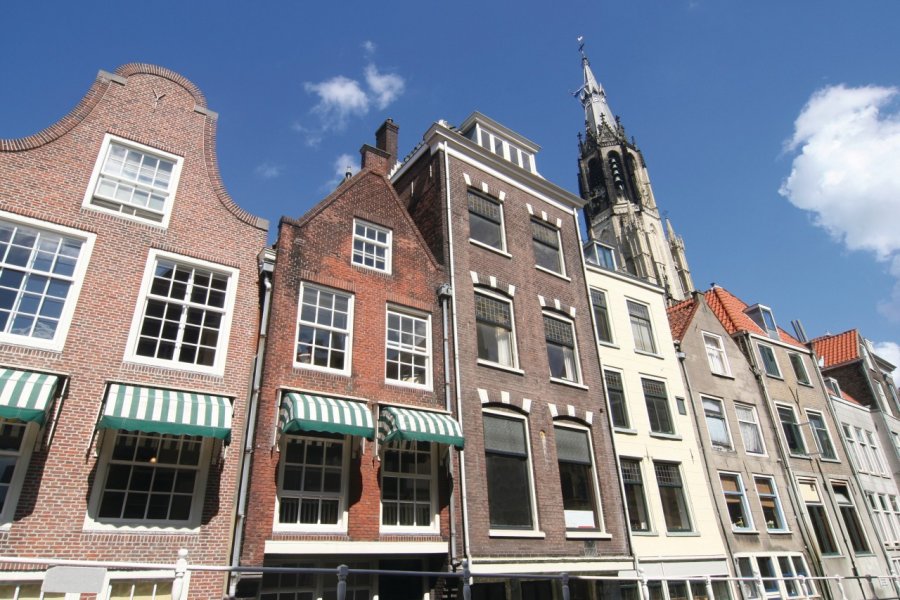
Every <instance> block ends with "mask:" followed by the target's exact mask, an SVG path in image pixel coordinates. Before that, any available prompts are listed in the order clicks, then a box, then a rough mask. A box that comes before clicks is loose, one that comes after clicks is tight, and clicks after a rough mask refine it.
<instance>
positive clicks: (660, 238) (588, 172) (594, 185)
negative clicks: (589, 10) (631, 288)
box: [576, 37, 694, 301]
mask: <svg viewBox="0 0 900 600" xmlns="http://www.w3.org/2000/svg"><path fill="white" fill-rule="evenodd" d="M582 40H583V38H580V37H579V38H578V42H579V48H578V49H579V51H580V53H581V68H582V71H583V74H584V84H583V85H582V86H581V88H579V90H578V91H577V92H576V95H577V96H578V99H579V101H580V102H581V105H582V107H583V108H584V119H585V135H584V137H583V138H582V136H581V135H580V134H579V143H578V146H579V158H578V167H579V181H578V183H579V190H580V192H581V196H582V198H584V199H585V200H587V204H586V205H585V208H584V212H585V218H586V220H587V223H588V230H589V235H590V237H591V239H592V240H593V241H594V242H595V243H600V244H602V245H604V246H606V247H608V248H610V249H611V250H612V252H613V253H614V254H615V256H616V264H617V266H618V268H619V270H622V271H625V272H627V273H630V274H632V275H635V276H637V277H640V278H641V279H645V280H647V281H649V282H651V283H654V284H656V285H659V286H661V287H663V288H665V290H666V292H667V294H668V295H669V297H670V298H671V299H672V300H673V301H680V300H682V299H684V298H686V297H687V296H688V294H690V292H691V291H693V289H694V284H693V281H692V279H691V273H690V269H689V268H688V264H687V258H686V256H685V252H684V241H683V240H682V239H681V237H679V236H677V235H676V234H675V230H674V229H673V228H672V225H671V223H669V222H668V219H666V221H665V223H664V222H663V219H662V218H661V217H660V214H659V209H658V207H657V205H656V199H655V198H654V196H653V189H652V188H651V186H650V176H649V174H648V172H647V166H646V164H645V162H644V157H643V155H642V154H641V151H640V150H639V149H638V147H637V144H636V143H635V141H634V139H631V140H630V141H629V140H628V138H627V137H626V136H625V129H624V128H623V127H622V125H621V123H620V122H619V119H618V117H616V116H614V115H613V112H612V110H611V109H610V107H609V103H608V102H607V101H606V92H605V91H604V89H603V86H602V85H600V83H599V82H598V81H597V79H596V77H594V72H593V71H592V70H591V64H590V61H589V60H588V57H587V55H586V54H585V52H584V43H583V41H582Z"/></svg>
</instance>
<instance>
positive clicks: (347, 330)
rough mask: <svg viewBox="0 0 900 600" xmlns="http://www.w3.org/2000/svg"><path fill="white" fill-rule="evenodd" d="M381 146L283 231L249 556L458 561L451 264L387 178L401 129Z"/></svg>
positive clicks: (409, 590)
mask: <svg viewBox="0 0 900 600" xmlns="http://www.w3.org/2000/svg"><path fill="white" fill-rule="evenodd" d="M377 140H378V147H377V148H373V147H371V146H363V149H362V158H363V160H362V170H361V171H360V172H359V173H357V174H356V175H354V176H353V177H350V178H348V179H345V180H344V181H343V182H341V184H340V185H339V186H338V187H337V189H336V190H335V191H334V192H333V193H332V194H330V195H329V196H328V197H327V198H325V199H324V200H322V201H321V202H320V203H319V204H318V205H316V206H315V207H314V208H312V209H311V210H310V211H309V212H308V213H306V214H305V215H304V216H303V217H301V218H300V219H290V218H287V217H285V218H283V219H282V220H281V223H280V226H279V235H278V240H277V242H276V244H275V251H276V260H275V270H274V274H273V289H274V293H273V298H272V307H271V315H270V320H269V327H270V329H269V334H268V340H267V344H266V360H265V367H264V371H263V380H262V386H261V394H260V399H261V401H260V409H259V415H258V420H257V428H256V444H255V452H254V458H253V467H252V473H253V478H252V483H251V488H250V498H249V503H248V505H249V506H250V507H251V508H250V512H249V513H248V520H247V523H246V536H245V543H244V546H243V554H242V560H241V562H242V564H243V565H248V566H253V565H266V566H278V565H294V566H323V567H333V566H337V565H338V564H341V563H344V564H349V565H351V566H353V567H358V568H373V569H374V568H380V569H388V570H409V571H422V570H431V571H437V570H446V568H447V557H448V551H449V548H450V546H449V542H450V539H449V538H450V521H449V519H450V508H449V502H450V493H451V487H452V486H451V480H452V477H451V465H452V464H453V463H454V459H453V457H452V454H453V453H455V452H456V450H455V448H456V447H462V437H461V435H460V432H459V427H458V425H456V421H455V419H454V417H453V416H452V415H451V414H450V413H449V411H448V410H447V409H448V404H447V398H448V397H449V396H448V394H447V389H446V388H445V385H444V384H445V376H444V364H445V362H444V346H445V343H446V342H445V340H444V331H445V329H444V327H443V323H444V319H443V313H442V304H441V300H440V298H439V295H438V291H439V289H440V288H441V286H442V284H444V283H446V274H445V270H444V268H443V266H442V265H441V264H439V263H438V262H437V261H436V260H435V258H434V256H433V255H432V253H431V251H430V250H429V248H428V246H427V245H426V243H425V240H424V239H423V238H422V236H421V234H420V233H419V231H418V229H417V228H416V226H415V224H414V223H413V221H412V219H411V217H410V215H409V213H408V212H407V211H406V208H405V206H404V205H403V204H402V203H401V202H400V199H399V198H398V196H397V194H396V193H395V191H394V189H393V187H392V186H391V184H390V182H389V180H388V179H387V177H386V175H387V171H388V166H389V165H390V164H392V163H393V161H394V160H395V158H396V152H397V150H396V147H397V127H396V126H395V125H394V124H393V123H392V122H391V121H387V122H386V123H385V124H384V125H383V126H382V128H381V129H380V130H379V132H378V134H377ZM251 583H252V585H251ZM335 584H336V579H335V578H334V577H330V578H324V577H321V578H312V579H310V580H309V581H307V582H301V583H300V584H299V587H298V584H297V583H296V581H295V578H293V577H291V576H286V578H285V577H279V576H277V575H266V576H264V577H263V579H262V581H261V582H251V581H250V580H245V582H244V585H242V586H240V589H242V590H247V591H244V592H243V593H242V594H241V595H243V594H245V593H249V594H252V590H253V587H255V586H261V594H262V595H261V597H262V598H269V597H273V598H274V597H276V595H277V593H278V592H279V591H287V590H290V591H291V592H292V593H300V592H309V593H311V594H313V596H314V597H318V596H319V595H321V594H326V595H327V593H328V590H329V589H332V590H333V588H334V586H335ZM441 585H442V582H434V581H431V582H426V581H423V580H420V579H418V578H387V577H381V578H378V579H376V578H375V577H372V578H369V577H362V576H355V577H354V578H351V581H350V586H349V589H350V590H351V591H352V592H353V593H354V594H356V595H354V596H352V597H366V598H368V597H370V596H369V594H375V593H378V594H379V595H380V597H383V598H407V597H408V598H421V597H422V594H423V593H424V592H425V591H428V590H431V593H435V592H434V587H435V586H438V587H440V586H441ZM329 586H330V587H329Z"/></svg>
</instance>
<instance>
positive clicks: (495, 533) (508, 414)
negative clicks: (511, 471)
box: [481, 408, 543, 537]
mask: <svg viewBox="0 0 900 600" xmlns="http://www.w3.org/2000/svg"><path fill="white" fill-rule="evenodd" d="M481 412H482V414H483V415H490V416H494V417H500V418H505V419H516V420H519V421H522V426H523V428H524V432H525V453H526V455H527V456H526V457H525V459H526V461H528V462H527V465H526V469H525V473H526V475H527V476H528V491H529V496H530V498H531V527H530V528H524V527H523V528H521V529H519V528H516V529H503V528H495V527H491V525H490V499H489V498H488V527H489V529H488V535H489V536H491V537H543V533H541V529H540V527H541V525H540V521H539V516H540V515H539V513H538V504H537V491H536V490H535V478H534V456H533V454H532V452H531V432H530V430H529V428H528V417H527V416H526V415H522V414H519V413H516V412H512V411H505V410H496V409H493V410H492V409H490V408H484V409H483V410H482V411H481ZM485 452H487V450H486V449H485ZM484 478H485V484H487V457H485V470H484ZM485 495H486V496H487V486H486V487H485Z"/></svg>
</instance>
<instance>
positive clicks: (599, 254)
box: [584, 242, 616, 271]
mask: <svg viewBox="0 0 900 600" xmlns="http://www.w3.org/2000/svg"><path fill="white" fill-rule="evenodd" d="M584 259H585V260H586V261H587V263H588V264H589V265H594V266H597V267H600V268H603V269H608V270H610V271H615V270H616V256H615V252H614V250H613V249H612V248H611V247H610V246H607V245H606V244H601V243H600V242H589V243H588V244H587V245H586V246H585V247H584Z"/></svg>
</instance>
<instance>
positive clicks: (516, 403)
mask: <svg viewBox="0 0 900 600" xmlns="http://www.w3.org/2000/svg"><path fill="white" fill-rule="evenodd" d="M477 391H478V399H479V400H480V401H481V403H482V404H499V405H503V406H512V407H515V408H518V409H519V410H521V411H522V412H523V413H526V414H528V413H530V412H531V400H530V399H528V398H513V397H512V396H511V395H510V393H509V392H507V391H506V390H500V392H499V393H496V394H493V395H492V394H491V393H489V392H488V390H486V389H484V388H478V390H477Z"/></svg>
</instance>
